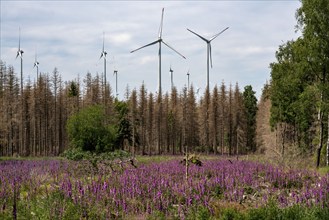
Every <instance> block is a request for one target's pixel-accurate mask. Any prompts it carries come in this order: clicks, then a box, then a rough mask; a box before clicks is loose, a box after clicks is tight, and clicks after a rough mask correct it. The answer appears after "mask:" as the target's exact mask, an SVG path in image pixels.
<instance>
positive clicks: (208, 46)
mask: <svg viewBox="0 0 329 220" xmlns="http://www.w3.org/2000/svg"><path fill="white" fill-rule="evenodd" d="M228 28H229V27H227V28H225V29H224V30H222V31H221V32H219V33H218V34H215V35H214V36H213V37H212V38H210V39H209V40H208V39H206V38H205V37H203V36H201V35H199V34H197V33H195V32H194V31H191V30H190V29H188V28H187V30H188V31H189V32H191V33H193V34H195V35H196V36H198V37H200V38H201V39H202V40H204V41H205V42H206V43H207V90H208V91H209V60H210V65H211V68H212V56H211V41H213V40H214V39H215V38H216V37H218V36H219V35H220V34H222V33H223V32H224V31H226V30H227V29H228Z"/></svg>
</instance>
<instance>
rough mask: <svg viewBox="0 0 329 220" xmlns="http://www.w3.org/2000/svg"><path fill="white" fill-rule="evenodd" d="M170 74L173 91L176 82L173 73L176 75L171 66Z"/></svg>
mask: <svg viewBox="0 0 329 220" xmlns="http://www.w3.org/2000/svg"><path fill="white" fill-rule="evenodd" d="M169 72H170V79H171V90H172V88H173V86H174V80H173V73H174V70H173V69H171V65H170V69H169Z"/></svg>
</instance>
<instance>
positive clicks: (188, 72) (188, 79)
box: [186, 70, 190, 89]
mask: <svg viewBox="0 0 329 220" xmlns="http://www.w3.org/2000/svg"><path fill="white" fill-rule="evenodd" d="M186 75H187V89H189V88H190V70H188V71H187V73H186Z"/></svg>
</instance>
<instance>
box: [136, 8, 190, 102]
mask: <svg viewBox="0 0 329 220" xmlns="http://www.w3.org/2000/svg"><path fill="white" fill-rule="evenodd" d="M163 13H164V8H162V16H161V23H160V28H159V35H158V39H157V40H156V41H153V42H152V43H149V44H146V45H144V46H142V47H140V48H137V49H136V50H133V51H131V52H130V53H134V52H135V51H137V50H140V49H142V48H144V47H148V46H151V45H153V44H156V43H159V53H158V55H159V91H158V92H159V96H161V43H163V44H164V45H166V46H167V47H169V48H170V49H172V50H173V51H175V52H176V53H177V54H178V55H180V56H181V57H183V58H184V59H186V58H185V57H184V56H183V55H182V54H181V53H179V52H178V51H177V50H175V49H174V48H173V47H171V46H169V45H168V44H167V43H166V42H165V41H164V40H163V39H162V26H163Z"/></svg>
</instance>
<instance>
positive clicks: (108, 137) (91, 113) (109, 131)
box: [67, 105, 117, 152]
mask: <svg viewBox="0 0 329 220" xmlns="http://www.w3.org/2000/svg"><path fill="white" fill-rule="evenodd" d="M108 121H109V120H108V119H107V116H106V114H105V108H104V107H103V106H101V105H94V106H89V107H86V108H83V109H81V110H80V111H79V112H78V113H76V114H74V115H72V116H71V117H70V118H69V120H68V121H67V131H68V135H69V139H70V141H71V145H72V146H73V147H74V148H80V149H82V150H83V151H91V152H94V151H95V152H104V151H113V150H114V149H115V145H114V144H115V141H116V135H117V134H116V130H115V128H114V125H112V124H109V123H107V122H108Z"/></svg>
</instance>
